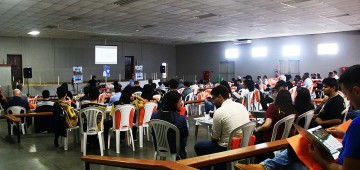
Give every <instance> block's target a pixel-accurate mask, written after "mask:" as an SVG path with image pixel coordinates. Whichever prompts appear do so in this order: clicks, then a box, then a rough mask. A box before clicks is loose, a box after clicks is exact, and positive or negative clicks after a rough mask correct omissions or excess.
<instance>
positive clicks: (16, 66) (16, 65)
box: [7, 54, 23, 89]
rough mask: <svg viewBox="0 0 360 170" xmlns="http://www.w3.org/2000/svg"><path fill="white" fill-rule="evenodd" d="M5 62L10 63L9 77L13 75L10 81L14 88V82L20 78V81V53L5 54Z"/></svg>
mask: <svg viewBox="0 0 360 170" xmlns="http://www.w3.org/2000/svg"><path fill="white" fill-rule="evenodd" d="M7 64H11V77H14V81H13V82H12V86H13V89H15V84H16V82H18V81H19V80H20V83H22V77H23V76H22V55H20V54H8V55H7Z"/></svg>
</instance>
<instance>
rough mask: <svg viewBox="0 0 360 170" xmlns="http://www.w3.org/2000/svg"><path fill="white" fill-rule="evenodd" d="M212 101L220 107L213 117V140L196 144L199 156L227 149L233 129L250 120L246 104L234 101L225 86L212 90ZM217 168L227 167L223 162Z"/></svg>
mask: <svg viewBox="0 0 360 170" xmlns="http://www.w3.org/2000/svg"><path fill="white" fill-rule="evenodd" d="M211 95H212V101H213V103H214V105H215V106H216V108H218V109H217V110H216V111H215V113H214V117H213V126H212V135H211V141H200V142H197V143H196V144H195V146H194V149H195V152H196V154H197V155H198V156H200V155H207V154H212V153H216V152H222V151H226V150H227V146H228V143H229V136H230V133H231V131H232V130H234V129H235V128H237V127H239V126H241V125H243V124H245V123H247V122H249V121H250V120H249V112H248V111H247V110H246V108H245V106H244V105H242V104H240V103H237V102H233V101H232V100H231V99H230V98H229V91H228V90H227V88H226V87H225V86H222V85H220V86H217V87H215V88H214V89H213V90H212V91H211ZM215 169H226V166H224V165H223V164H221V165H216V166H215Z"/></svg>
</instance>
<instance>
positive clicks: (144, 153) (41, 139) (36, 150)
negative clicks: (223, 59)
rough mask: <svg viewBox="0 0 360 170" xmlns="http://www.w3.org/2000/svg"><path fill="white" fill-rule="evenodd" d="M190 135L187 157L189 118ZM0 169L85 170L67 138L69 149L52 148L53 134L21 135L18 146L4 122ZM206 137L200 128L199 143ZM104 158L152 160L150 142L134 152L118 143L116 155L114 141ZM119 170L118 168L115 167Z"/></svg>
mask: <svg viewBox="0 0 360 170" xmlns="http://www.w3.org/2000/svg"><path fill="white" fill-rule="evenodd" d="M189 123H190V132H189V133H190V134H189V138H188V144H187V153H188V157H194V156H195V152H194V144H195V137H194V136H195V135H194V134H195V132H194V129H195V128H194V121H193V120H192V119H191V118H190V119H189ZM0 127H1V128H0V146H1V147H0V170H12V169H16V170H20V169H21V170H43V169H51V170H53V169H55V170H56V169H66V170H73V169H74V170H80V169H85V166H84V162H82V161H81V160H80V156H81V155H82V153H81V152H80V144H79V143H74V142H73V135H70V140H69V150H67V151H64V150H63V148H62V147H61V148H55V147H54V145H53V134H26V135H22V136H21V143H17V140H16V136H11V137H9V136H8V135H7V124H6V120H5V119H1V120H0ZM208 138H209V136H208V133H207V128H205V127H204V126H200V128H199V134H198V140H207V139H208ZM87 154H88V155H90V154H95V155H100V151H99V149H87ZM104 155H106V156H115V157H130V158H142V159H153V155H154V150H153V147H152V143H151V141H146V140H145V142H144V147H143V148H140V147H139V143H138V142H135V152H133V151H132V149H131V147H130V146H127V145H125V144H123V143H121V144H120V154H116V152H115V139H114V138H113V139H112V141H111V147H110V149H109V150H107V149H106V150H105V151H104ZM91 169H101V170H106V169H115V168H114V167H109V166H100V165H91ZM116 169H119V168H116Z"/></svg>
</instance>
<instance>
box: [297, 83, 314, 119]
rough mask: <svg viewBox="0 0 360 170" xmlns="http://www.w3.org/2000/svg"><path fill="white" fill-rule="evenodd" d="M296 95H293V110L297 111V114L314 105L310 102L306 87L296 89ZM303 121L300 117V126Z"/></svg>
mask: <svg viewBox="0 0 360 170" xmlns="http://www.w3.org/2000/svg"><path fill="white" fill-rule="evenodd" d="M296 93H297V95H296V97H295V106H294V107H295V110H296V111H297V113H298V116H299V115H301V114H303V113H305V112H307V111H309V110H312V109H314V105H313V103H312V102H311V97H310V92H309V90H308V89H307V88H304V87H300V88H298V89H297V91H296ZM304 123H305V120H304V119H302V120H300V122H299V125H300V126H303V125H304Z"/></svg>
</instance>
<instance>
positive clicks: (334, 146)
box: [294, 124, 343, 160]
mask: <svg viewBox="0 0 360 170" xmlns="http://www.w3.org/2000/svg"><path fill="white" fill-rule="evenodd" d="M294 127H295V128H296V130H297V131H298V132H299V134H300V135H301V136H303V137H304V138H306V139H307V140H308V141H309V143H312V144H313V145H315V146H314V147H317V148H318V149H319V150H320V151H321V152H322V153H323V155H324V156H326V157H328V158H333V159H334V160H336V159H337V158H338V157H339V154H340V152H341V149H342V148H343V146H342V144H341V143H340V142H339V141H338V140H337V139H336V138H335V137H334V136H332V135H331V134H329V133H328V132H326V130H325V129H324V128H322V127H321V126H317V127H314V128H311V129H308V130H305V129H304V128H302V127H301V126H299V125H297V124H294Z"/></svg>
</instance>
